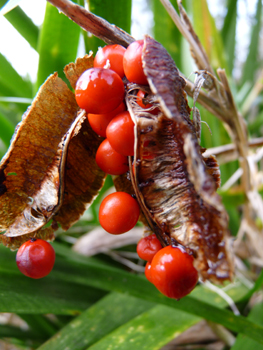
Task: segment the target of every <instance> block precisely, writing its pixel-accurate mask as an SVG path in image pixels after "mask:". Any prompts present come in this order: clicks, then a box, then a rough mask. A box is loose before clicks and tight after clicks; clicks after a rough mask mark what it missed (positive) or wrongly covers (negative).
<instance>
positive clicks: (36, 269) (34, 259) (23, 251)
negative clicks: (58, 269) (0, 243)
mask: <svg viewBox="0 0 263 350" xmlns="http://www.w3.org/2000/svg"><path fill="white" fill-rule="evenodd" d="M54 263H55V251H54V249H53V247H52V245H51V244H49V243H48V242H46V241H44V240H42V239H34V238H32V239H31V240H29V241H27V242H25V243H24V244H22V245H21V247H20V248H19V249H18V251H17V254H16V264H17V267H18V268H19V270H20V271H21V272H22V273H23V274H24V275H26V276H28V277H31V278H36V279H37V278H42V277H45V276H47V275H48V274H49V273H50V272H51V270H52V269H53V266H54Z"/></svg>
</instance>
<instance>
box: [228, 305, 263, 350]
mask: <svg viewBox="0 0 263 350" xmlns="http://www.w3.org/2000/svg"><path fill="white" fill-rule="evenodd" d="M248 319H249V320H251V321H253V322H255V323H257V324H260V325H261V326H263V303H262V302H261V303H260V304H256V305H255V306H254V307H253V309H252V310H251V312H250V314H249V316H248ZM240 349H242V350H263V344H262V343H259V342H257V341H255V340H252V339H250V338H249V337H247V336H245V335H243V334H239V335H238V337H237V340H236V342H235V344H234V345H233V346H232V348H231V350H240Z"/></svg>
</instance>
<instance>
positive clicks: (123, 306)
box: [39, 293, 153, 350]
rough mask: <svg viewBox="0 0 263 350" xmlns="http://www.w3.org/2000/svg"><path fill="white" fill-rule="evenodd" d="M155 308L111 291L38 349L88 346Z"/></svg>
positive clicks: (76, 348) (47, 349) (79, 348)
mask: <svg viewBox="0 0 263 350" xmlns="http://www.w3.org/2000/svg"><path fill="white" fill-rule="evenodd" d="M152 307H153V304H152V303H149V302H147V301H144V300H140V299H137V298H134V297H131V296H128V295H124V294H118V293H111V294H109V295H107V296H106V297H105V298H103V299H101V300H100V301H98V302H97V303H96V304H94V305H93V306H92V307H90V308H89V309H88V310H86V311H84V312H83V313H82V314H81V315H80V316H78V317H76V318H75V319H74V320H73V321H72V322H70V323H69V324H68V325H67V326H65V327H64V328H63V329H62V330H61V331H59V332H58V333H57V334H56V335H55V336H54V337H52V338H51V339H49V340H48V341H47V342H46V343H45V344H43V345H42V346H41V347H40V348H39V350H40V349H41V350H64V349H68V350H81V349H85V348H86V347H88V346H90V345H92V344H94V343H95V342H97V341H98V340H99V339H101V338H103V337H104V336H105V335H107V334H108V333H110V332H112V331H113V330H114V329H116V328H118V327H120V326H121V325H123V324H124V323H126V322H128V321H129V320H130V319H132V318H134V317H135V316H137V315H139V314H141V313H142V312H144V311H146V310H148V309H150V308H152ZM101 349H104V348H103V347H102V348H101Z"/></svg>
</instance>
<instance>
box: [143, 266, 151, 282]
mask: <svg viewBox="0 0 263 350" xmlns="http://www.w3.org/2000/svg"><path fill="white" fill-rule="evenodd" d="M144 274H145V277H146V278H147V280H148V281H149V282H151V283H152V265H151V263H150V262H149V261H148V262H147V264H146V265H145V270H144Z"/></svg>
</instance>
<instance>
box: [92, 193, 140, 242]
mask: <svg viewBox="0 0 263 350" xmlns="http://www.w3.org/2000/svg"><path fill="white" fill-rule="evenodd" d="M139 215H140V207H139V204H138V203H137V201H136V200H135V199H134V198H132V196H131V195H129V194H128V193H126V192H115V193H112V194H110V195H108V196H107V197H106V198H104V200H103V201H102V203H101V205H100V209H99V222H100V224H101V226H102V227H103V228H104V230H106V231H107V232H109V233H111V234H114V235H118V234H121V233H124V232H127V231H129V230H131V229H132V228H133V227H134V226H135V225H136V223H137V221H138V219H139Z"/></svg>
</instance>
